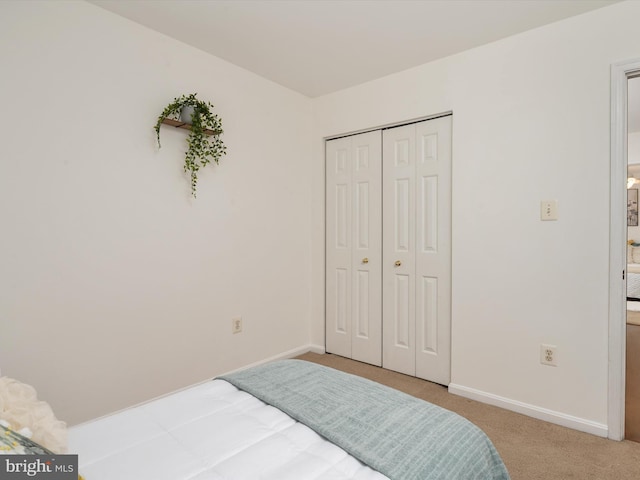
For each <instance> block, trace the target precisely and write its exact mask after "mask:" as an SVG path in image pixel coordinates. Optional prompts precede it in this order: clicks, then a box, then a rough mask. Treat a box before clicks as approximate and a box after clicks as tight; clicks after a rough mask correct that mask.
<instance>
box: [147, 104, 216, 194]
mask: <svg viewBox="0 0 640 480" xmlns="http://www.w3.org/2000/svg"><path fill="white" fill-rule="evenodd" d="M196 95H197V94H196V93H192V94H190V95H182V96H180V97H178V98H175V99H174V100H173V102H171V103H170V104H169V105H167V106H166V107H165V109H164V110H163V111H162V113H161V114H160V116H159V117H158V121H157V122H156V126H155V131H156V136H157V138H158V148H160V125H162V124H163V123H170V124H171V125H173V126H179V127H182V128H187V129H189V136H188V137H187V145H188V148H187V151H186V152H185V159H184V171H185V173H186V172H189V174H190V176H191V194H192V195H193V196H194V197H195V196H196V186H197V183H198V171H199V170H200V168H202V167H205V166H207V165H208V164H209V163H211V161H212V160H213V161H214V162H215V163H216V164H217V163H218V162H219V160H220V157H222V155H224V154H225V153H226V152H227V147H226V146H225V145H224V142H223V141H222V139H221V138H220V135H221V134H222V133H223V130H222V120H221V119H220V117H218V115H216V114H214V113H213V112H212V110H213V105H212V104H211V103H209V102H204V101H202V100H198V99H197V98H196ZM181 116H182V118H181ZM185 117H186V118H185ZM165 120H169V122H165Z"/></svg>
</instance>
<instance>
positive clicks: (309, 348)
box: [218, 344, 325, 377]
mask: <svg viewBox="0 0 640 480" xmlns="http://www.w3.org/2000/svg"><path fill="white" fill-rule="evenodd" d="M307 352H313V353H319V354H323V353H325V350H324V347H321V346H320V345H313V344H308V345H303V346H302V347H298V348H294V349H293V350H288V351H286V352H282V353H279V354H277V355H274V356H272V357H268V358H264V359H262V360H258V361H257V362H253V363H250V364H249V365H244V366H242V367H240V368H236V369H235V370H231V371H229V372H225V373H224V374H221V375H218V376H219V377H220V376H222V375H229V374H231V373H235V372H240V371H242V370H246V369H247V368H251V367H257V366H258V365H264V364H265V363H269V362H275V361H276V360H284V359H285V358H294V357H298V356H300V355H302V354H303V353H307Z"/></svg>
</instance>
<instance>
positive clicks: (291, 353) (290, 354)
mask: <svg viewBox="0 0 640 480" xmlns="http://www.w3.org/2000/svg"><path fill="white" fill-rule="evenodd" d="M307 352H313V353H319V354H323V353H325V349H324V347H323V346H320V345H314V344H308V345H303V346H302V347H298V348H294V349H293V350H288V351H286V352H282V353H279V354H277V355H274V356H272V357H269V358H265V359H263V360H259V361H257V362H253V363H251V364H249V365H245V366H243V367H240V368H236V369H234V370H230V371H228V372H225V373H221V374H220V375H216V377H221V376H222V375H229V374H231V373H235V372H239V371H241V370H246V369H247V368H251V367H257V366H258V365H263V364H265V363H269V362H273V361H276V360H283V359H285V358H294V357H297V356H300V355H302V354H303V353H307ZM212 378H213V377H209V378H206V379H205V380H202V381H200V382H197V383H194V384H191V385H187V386H186V387H182V388H179V389H177V390H173V391H171V392H167V393H164V394H162V395H158V396H156V397H154V398H150V399H149V400H144V401H142V402H139V403H137V404H135V405H131V406H130V407H125V408H122V409H119V410H116V411H115V412H111V413H107V414H106V415H101V416H100V417H97V418H93V419H91V420H87V421H86V422H82V423H79V424H77V425H73V426H71V427H69V428H70V429H72V430H73V429H75V428H77V427H79V426H81V425H85V424H88V423H92V422H95V421H97V420H100V419H102V418H105V417H110V416H112V415H115V414H117V413H121V412H124V411H125V410H130V409H132V408H135V407H139V406H141V405H145V404H147V403H150V402H153V401H155V400H159V399H160V398H164V397H168V396H169V395H173V394H174V393H178V392H181V391H183V390H187V389H189V388H192V387H195V386H198V385H202V384H203V383H206V382H210V381H211V380H212Z"/></svg>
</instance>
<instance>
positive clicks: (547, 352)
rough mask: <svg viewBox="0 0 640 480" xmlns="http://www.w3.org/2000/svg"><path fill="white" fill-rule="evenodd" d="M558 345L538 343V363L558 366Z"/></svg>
mask: <svg viewBox="0 0 640 480" xmlns="http://www.w3.org/2000/svg"><path fill="white" fill-rule="evenodd" d="M557 350H558V347H556V346H555V345H546V344H544V343H543V344H542V345H540V363H541V364H543V365H551V366H552V367H557V366H558V362H557V361H558V358H557V355H558V353H557Z"/></svg>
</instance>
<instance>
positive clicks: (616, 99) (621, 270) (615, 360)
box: [607, 59, 640, 440]
mask: <svg viewBox="0 0 640 480" xmlns="http://www.w3.org/2000/svg"><path fill="white" fill-rule="evenodd" d="M638 76H640V59H634V60H630V61H626V62H620V63H617V64H614V65H612V67H611V178H610V180H611V187H610V196H611V198H610V225H609V266H610V268H609V387H608V422H607V423H608V427H609V431H608V437H609V438H610V439H612V440H622V439H624V436H625V393H626V378H625V374H626V350H627V348H626V347H627V345H626V333H627V329H626V327H627V323H626V304H627V300H626V299H627V292H626V287H627V275H628V272H627V188H626V183H627V136H628V135H627V129H628V111H629V108H628V82H629V79H631V78H634V77H638Z"/></svg>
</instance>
